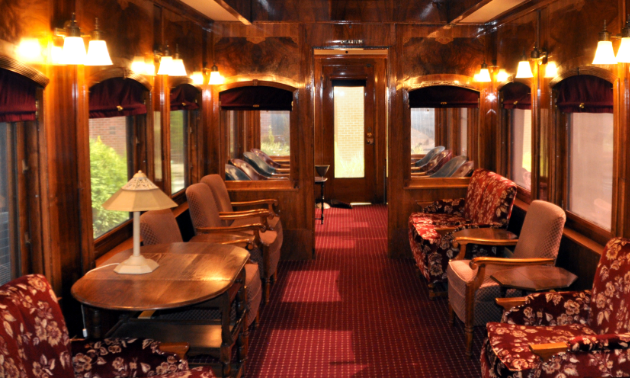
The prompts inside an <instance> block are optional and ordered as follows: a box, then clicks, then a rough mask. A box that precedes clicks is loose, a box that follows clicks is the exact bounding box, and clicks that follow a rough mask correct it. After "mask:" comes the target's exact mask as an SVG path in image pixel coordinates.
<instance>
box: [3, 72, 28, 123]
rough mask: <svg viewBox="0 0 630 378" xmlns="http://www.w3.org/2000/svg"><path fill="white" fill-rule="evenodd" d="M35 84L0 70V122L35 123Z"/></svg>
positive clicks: (22, 77)
mask: <svg viewBox="0 0 630 378" xmlns="http://www.w3.org/2000/svg"><path fill="white" fill-rule="evenodd" d="M36 93H37V84H35V82H33V81H32V80H30V79H27V78H25V77H24V76H22V75H19V74H16V73H13V72H11V71H8V70H3V69H0V122H20V121H35V119H36V118H35V112H36V110H37V106H36V104H35V102H36Z"/></svg>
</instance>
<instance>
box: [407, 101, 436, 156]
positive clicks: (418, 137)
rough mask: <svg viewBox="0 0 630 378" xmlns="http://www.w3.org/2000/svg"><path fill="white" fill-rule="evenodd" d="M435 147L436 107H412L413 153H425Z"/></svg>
mask: <svg viewBox="0 0 630 378" xmlns="http://www.w3.org/2000/svg"><path fill="white" fill-rule="evenodd" d="M434 147H435V109H430V108H412V109H411V154H412V155H416V154H421V155H424V154H426V153H427V152H429V150H431V149H432V148H434Z"/></svg>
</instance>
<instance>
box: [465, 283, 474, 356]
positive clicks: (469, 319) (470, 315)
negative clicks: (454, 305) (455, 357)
mask: <svg viewBox="0 0 630 378" xmlns="http://www.w3.org/2000/svg"><path fill="white" fill-rule="evenodd" d="M476 291H477V288H476V285H475V282H474V281H473V282H471V283H469V284H467V285H466V319H465V321H464V330H465V332H466V356H468V357H472V344H473V329H474V327H475V293H476Z"/></svg>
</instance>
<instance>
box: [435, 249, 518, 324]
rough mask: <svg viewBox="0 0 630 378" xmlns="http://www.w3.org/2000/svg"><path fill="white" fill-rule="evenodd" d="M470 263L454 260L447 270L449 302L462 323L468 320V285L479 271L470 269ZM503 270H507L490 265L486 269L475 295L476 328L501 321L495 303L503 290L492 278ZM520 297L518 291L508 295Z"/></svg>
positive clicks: (512, 291)
mask: <svg viewBox="0 0 630 378" xmlns="http://www.w3.org/2000/svg"><path fill="white" fill-rule="evenodd" d="M469 263H470V260H453V261H450V262H449V264H448V268H447V269H446V276H447V279H448V302H449V303H450V305H451V307H452V308H453V311H455V313H456V314H457V317H458V318H459V319H460V320H461V321H465V319H466V284H467V283H469V282H470V283H472V281H473V280H474V278H475V277H476V275H477V269H475V270H473V269H470V266H469ZM503 269H506V268H505V267H499V266H496V265H489V266H487V268H486V278H485V280H484V281H483V283H482V284H481V286H480V287H479V289H477V292H476V293H475V322H474V325H475V326H482V325H485V324H486V323H488V322H498V321H499V320H501V313H502V311H501V308H500V307H499V306H497V305H496V303H495V298H499V297H500V296H501V289H500V286H499V284H497V283H496V282H495V281H494V280H493V279H492V278H490V276H491V275H492V274H493V273H495V272H498V271H499V270H503ZM508 269H509V268H508ZM518 295H519V292H518V291H517V290H508V291H507V293H506V296H507V297H515V296H518Z"/></svg>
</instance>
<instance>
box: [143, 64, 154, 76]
mask: <svg viewBox="0 0 630 378" xmlns="http://www.w3.org/2000/svg"><path fill="white" fill-rule="evenodd" d="M144 73H145V75H149V76H155V63H153V62H149V63H145V64H144Z"/></svg>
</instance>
